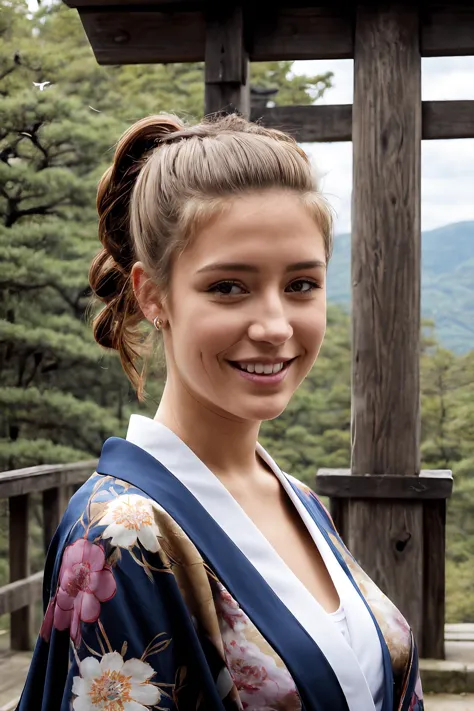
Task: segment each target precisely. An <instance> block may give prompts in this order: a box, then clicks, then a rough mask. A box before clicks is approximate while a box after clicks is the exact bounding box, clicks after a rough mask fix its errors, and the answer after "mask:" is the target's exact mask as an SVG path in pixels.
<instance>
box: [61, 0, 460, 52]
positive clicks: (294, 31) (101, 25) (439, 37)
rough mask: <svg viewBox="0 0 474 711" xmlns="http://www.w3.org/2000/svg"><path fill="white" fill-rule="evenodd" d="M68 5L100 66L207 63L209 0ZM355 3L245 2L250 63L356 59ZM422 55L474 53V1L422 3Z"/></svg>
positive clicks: (82, 1) (109, 0)
mask: <svg viewBox="0 0 474 711" xmlns="http://www.w3.org/2000/svg"><path fill="white" fill-rule="evenodd" d="M67 4H68V5H69V6H70V7H77V8H78V11H79V14H80V16H81V19H82V22H83V25H84V28H85V30H86V33H87V36H88V38H89V42H90V43H91V45H92V49H93V51H94V53H95V56H96V58H97V61H98V62H99V64H138V63H155V62H156V63H158V62H164V63H166V62H197V61H203V60H204V56H205V34H206V31H205V28H206V19H205V12H206V8H207V7H208V5H207V4H205V3H204V2H179V1H178V0H175V1H174V2H166V3H162V2H152V1H151V0H145V2H143V3H140V4H137V3H133V2H131V0H130V1H129V2H128V3H127V2H123V0H122V1H118V2H113V1H112V0H103V1H102V2H95V1H94V0H89V1H86V0H76V1H74V0H70V1H68V2H67ZM301 5H304V3H301ZM355 5H356V4H355V3H352V4H349V3H348V4H347V10H346V9H345V8H344V7H343V5H342V3H334V2H328V1H327V2H323V1H322V2H319V3H318V4H317V5H310V6H306V7H304V6H303V7H302V6H297V5H296V4H294V3H290V2H285V3H274V4H273V5H272V6H271V7H268V6H266V7H261V6H259V5H258V4H257V3H255V7H252V6H251V5H250V4H249V5H246V7H245V15H244V24H245V27H244V30H245V36H246V39H247V48H248V50H249V59H250V60H251V61H254V62H262V61H278V60H294V59H301V60H307V59H344V58H352V57H353V56H354V25H355V19H354V18H355ZM152 6H153V9H152ZM221 6H222V7H224V6H225V7H228V6H227V5H224V4H223V3H222V4H221ZM212 7H216V5H214V4H213V5H212ZM420 50H421V54H422V55H423V56H429V57H436V56H465V55H471V54H474V6H473V5H472V3H469V2H465V3H460V2H457V3H454V4H452V5H449V6H448V5H447V3H437V2H425V3H423V10H422V12H421V28H420Z"/></svg>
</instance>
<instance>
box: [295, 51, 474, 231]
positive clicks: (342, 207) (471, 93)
mask: <svg viewBox="0 0 474 711" xmlns="http://www.w3.org/2000/svg"><path fill="white" fill-rule="evenodd" d="M353 66H354V63H353V61H352V60H351V59H340V60H332V61H322V60H321V61H311V62H295V64H294V70H295V71H296V72H304V73H307V74H316V73H324V72H327V71H332V72H334V78H333V84H334V87H333V88H332V89H329V90H328V91H327V92H326V94H325V96H324V99H322V100H321V102H322V103H325V104H351V103H352V99H353ZM422 98H423V100H425V101H441V100H449V99H474V57H443V58H434V59H431V58H430V59H423V64H422ZM305 148H306V150H308V152H310V153H311V155H312V156H313V160H314V163H315V165H316V167H317V168H318V171H319V172H322V173H323V174H324V179H323V183H322V188H323V190H324V192H325V193H326V194H327V195H328V198H329V199H330V201H331V203H332V204H333V205H334V207H335V209H336V213H337V223H336V230H337V232H349V231H350V200H351V183H352V146H351V144H350V143H318V144H307V145H306V146H305ZM421 208H422V209H421V221H422V229H423V230H429V229H432V228H434V227H440V226H442V225H446V224H449V223H450V222H459V221H462V220H474V139H463V140H446V141H423V143H422V205H421Z"/></svg>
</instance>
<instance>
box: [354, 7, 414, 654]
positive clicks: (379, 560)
mask: <svg viewBox="0 0 474 711" xmlns="http://www.w3.org/2000/svg"><path fill="white" fill-rule="evenodd" d="M354 55H355V58H354V104H353V126H352V141H353V179H354V182H353V193H352V195H353V198H352V200H353V201H352V343H353V356H352V357H353V360H352V408H353V409H352V462H351V469H352V473H353V474H354V475H364V474H375V475H387V474H388V475H397V476H406V475H408V476H409V475H412V476H413V475H416V474H418V473H419V471H420V448H419V445H420V404H419V399H420V386H419V356H420V350H419V341H420V279H421V271H420V259H421V249H420V247H421V230H420V203H421V179H420V163H421V56H420V47H419V17H418V10H417V8H416V5H413V7H409V6H408V5H407V4H403V3H401V2H400V3H381V4H380V5H377V7H376V6H375V3H374V4H367V5H364V4H360V5H359V6H358V8H357V12H356V26H355V52H354ZM345 533H346V541H347V544H348V546H349V548H350V549H351V550H352V552H353V553H354V555H355V557H356V558H357V559H358V560H359V561H360V563H361V565H362V566H363V568H364V569H365V570H366V571H367V572H368V574H369V575H370V576H371V577H372V578H373V579H374V580H375V582H376V583H377V584H378V585H380V587H381V588H382V589H383V591H384V592H385V593H386V594H387V595H388V596H389V597H390V598H391V599H392V600H393V601H394V603H395V604H396V605H397V606H398V607H399V608H400V609H401V611H402V613H403V614H404V615H405V616H406V617H407V619H408V621H409V622H410V624H411V625H412V627H413V629H414V632H415V636H416V637H417V639H418V640H421V636H422V617H423V615H422V606H423V598H422V589H423V510H422V504H421V503H420V502H411V501H407V500H405V501H396V500H393V501H390V502H389V501H383V500H382V501H362V500H351V501H349V502H348V511H347V521H346V523H345Z"/></svg>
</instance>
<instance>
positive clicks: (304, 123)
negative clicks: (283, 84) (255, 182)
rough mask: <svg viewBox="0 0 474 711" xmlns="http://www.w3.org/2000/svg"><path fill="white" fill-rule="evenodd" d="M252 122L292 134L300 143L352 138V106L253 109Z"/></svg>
mask: <svg viewBox="0 0 474 711" xmlns="http://www.w3.org/2000/svg"><path fill="white" fill-rule="evenodd" d="M250 118H251V119H252V121H261V123H262V124H263V125H264V126H267V127H268V128H278V129H281V130H282V131H286V132H287V133H290V134H291V135H292V136H294V137H295V138H296V140H297V141H298V142H299V143H311V142H312V141H318V142H320V143H326V142H333V141H350V140H351V138H352V105H351V104H340V105H337V104H328V105H323V104H320V105H316V106H275V107H274V108H271V109H267V108H265V109H252V111H251V114H250Z"/></svg>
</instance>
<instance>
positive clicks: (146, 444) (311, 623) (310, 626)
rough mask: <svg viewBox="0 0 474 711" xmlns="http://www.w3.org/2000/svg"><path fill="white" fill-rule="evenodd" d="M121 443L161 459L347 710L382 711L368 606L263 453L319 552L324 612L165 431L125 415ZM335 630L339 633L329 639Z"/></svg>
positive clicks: (379, 664) (377, 651)
mask: <svg viewBox="0 0 474 711" xmlns="http://www.w3.org/2000/svg"><path fill="white" fill-rule="evenodd" d="M127 439H128V440H129V441H130V442H133V443H134V444H135V445H137V446H139V447H141V448H142V449H143V450H145V451H146V452H148V453H149V454H151V455H152V456H153V457H155V459H157V460H158V461H160V462H161V463H162V464H163V465H164V466H165V467H166V468H167V469H168V470H169V471H170V472H171V473H172V474H173V475H174V476H175V477H176V478H177V479H179V481H180V482H181V483H182V484H183V485H184V486H185V487H186V488H187V489H188V490H189V491H190V492H191V493H192V494H193V495H194V497H195V498H196V499H197V500H198V501H199V502H200V504H201V505H202V506H203V507H204V508H205V509H206V511H207V512H208V513H209V515H210V516H212V518H213V519H214V520H215V521H216V523H217V524H218V525H219V526H220V528H222V530H224V531H225V533H226V534H227V535H228V536H229V537H230V538H231V540H232V541H233V542H234V544H235V545H236V546H237V547H238V548H239V549H240V551H241V552H242V553H243V554H244V555H245V556H246V558H247V559H248V560H249V562H250V563H251V564H252V565H253V566H254V567H255V569H256V570H257V571H258V572H259V573H260V575H261V576H262V577H263V578H264V580H265V581H266V582H267V584H268V585H269V586H270V587H271V588H272V589H273V591H274V592H275V594H276V595H277V596H278V597H279V598H280V600H281V601H282V602H283V604H284V605H285V606H286V607H287V608H288V610H289V611H290V612H291V613H292V615H293V616H294V617H295V618H296V619H297V620H298V622H299V623H300V625H301V626H302V627H303V628H304V629H305V630H306V631H307V633H308V634H309V635H310V636H311V637H312V638H313V640H314V641H315V643H316V644H317V645H318V647H319V648H320V649H321V651H322V652H323V654H324V655H325V657H326V658H327V660H328V662H329V664H330V665H331V667H332V668H333V670H334V672H335V674H336V676H337V678H338V680H339V684H340V686H341V688H342V690H343V692H344V695H345V697H346V700H347V705H348V707H349V709H350V711H361V709H363V710H364V711H381V708H382V702H383V682H384V672H383V659H382V649H381V645H380V641H379V638H378V634H377V630H376V628H375V626H374V624H373V621H372V618H371V616H370V614H369V612H368V611H367V608H366V606H365V604H364V603H363V601H362V600H361V598H360V596H359V594H358V593H357V591H356V590H355V589H354V586H353V585H352V583H351V581H350V580H349V579H348V577H347V575H346V573H345V572H344V571H343V569H342V568H341V566H340V565H339V563H338V561H337V559H336V557H335V555H334V553H333V552H332V550H331V548H330V546H329V545H328V543H327V541H326V539H325V538H324V536H323V534H322V533H321V531H320V530H319V528H318V526H317V525H316V524H315V522H314V521H313V519H312V517H311V516H310V514H309V512H308V511H307V509H306V508H305V506H304V505H303V503H302V502H301V501H300V499H299V498H298V496H297V494H296V493H295V491H294V490H293V488H292V486H291V484H290V482H289V480H288V479H289V477H288V476H286V475H285V474H283V472H282V471H281V470H280V469H279V467H278V466H277V465H276V463H275V462H274V461H273V459H272V458H271V457H270V455H269V454H268V453H267V452H266V451H265V450H264V449H263V447H261V446H260V445H257V453H258V454H259V456H260V457H261V458H262V459H263V460H264V461H265V462H266V463H267V465H268V466H269V467H270V469H271V471H273V473H274V474H275V476H277V478H278V479H279V481H280V483H281V484H282V486H283V487H284V489H285V491H286V492H287V494H288V496H289V498H290V499H291V501H292V502H293V504H294V506H295V508H296V509H297V511H298V513H299V514H300V516H301V518H302V520H303V522H304V524H305V525H306V527H307V529H308V531H309V533H310V535H311V537H312V538H313V540H314V542H315V544H316V546H317V547H318V549H319V552H320V554H321V557H322V559H323V561H324V563H325V564H326V566H327V568H328V571H329V574H330V575H331V578H332V580H333V582H334V585H335V587H336V590H337V592H338V594H339V598H340V601H341V605H340V608H339V609H338V610H337V611H336V612H335V613H332V614H328V613H327V612H326V611H325V610H324V609H323V608H322V606H321V605H320V604H319V603H318V602H317V600H316V599H315V598H314V597H313V596H312V595H311V593H310V592H309V591H308V590H307V589H306V588H305V586H304V585H303V584H302V583H301V581H300V580H299V579H298V578H297V576H296V575H295V574H294V573H293V571H292V570H291V569H290V568H289V567H288V566H287V565H286V563H285V562H284V561H283V559H282V558H281V557H280V556H279V555H278V553H277V552H276V550H275V549H274V548H273V547H272V546H271V545H270V543H269V542H268V541H267V539H266V538H265V537H264V536H263V534H262V533H261V532H260V530H259V529H258V528H257V527H256V526H255V524H254V523H253V521H252V520H251V519H250V518H249V517H248V516H247V514H246V513H245V511H244V510H243V509H242V508H241V507H240V506H239V504H238V503H237V501H236V500H235V499H234V498H233V497H232V496H231V494H230V493H229V492H228V491H227V489H226V488H225V486H224V485H223V484H222V483H221V482H220V481H219V479H218V478H217V477H216V476H215V475H214V474H213V473H212V472H211V471H210V470H209V469H208V468H207V467H206V465H205V464H204V463H203V462H202V461H201V460H200V459H199V458H198V457H197V456H196V455H195V454H194V452H192V450H191V449H189V447H188V446H187V445H186V444H185V443H184V442H183V441H182V440H180V439H179V437H177V436H176V435H175V434H174V432H172V431H171V430H170V429H168V428H167V427H165V426H164V425H162V424H160V423H158V422H155V421H154V420H151V419H149V418H147V417H143V416H141V415H132V417H131V419H130V424H129V428H128V433H127ZM334 627H336V628H337V629H338V630H339V631H340V632H341V634H334Z"/></svg>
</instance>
